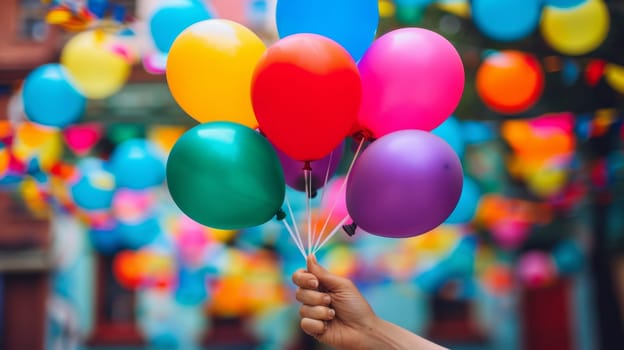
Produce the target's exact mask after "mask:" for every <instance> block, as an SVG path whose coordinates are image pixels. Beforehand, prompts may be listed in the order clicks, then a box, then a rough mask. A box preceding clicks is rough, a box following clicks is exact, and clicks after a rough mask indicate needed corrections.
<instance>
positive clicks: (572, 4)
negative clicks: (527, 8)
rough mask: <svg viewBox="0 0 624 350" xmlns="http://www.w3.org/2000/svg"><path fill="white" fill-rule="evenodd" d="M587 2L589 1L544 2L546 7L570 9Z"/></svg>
mask: <svg viewBox="0 0 624 350" xmlns="http://www.w3.org/2000/svg"><path fill="white" fill-rule="evenodd" d="M586 1H588V0H544V5H546V6H553V7H561V8H568V7H575V6H578V5H580V4H582V3H584V2H586Z"/></svg>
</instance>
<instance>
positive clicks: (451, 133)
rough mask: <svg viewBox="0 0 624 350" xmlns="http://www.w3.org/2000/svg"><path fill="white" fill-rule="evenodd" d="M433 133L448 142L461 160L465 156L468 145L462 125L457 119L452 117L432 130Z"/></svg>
mask: <svg viewBox="0 0 624 350" xmlns="http://www.w3.org/2000/svg"><path fill="white" fill-rule="evenodd" d="M431 133H432V134H434V135H436V136H438V137H440V138H442V139H443V140H444V141H446V143H448V144H449V146H451V147H452V148H453V150H454V151H455V153H457V156H458V157H459V158H461V157H462V156H463V155H464V149H465V148H466V145H465V142H464V135H463V129H462V124H461V122H460V121H459V120H458V119H457V118H456V117H454V116H450V117H449V118H448V119H447V120H445V121H444V122H443V123H442V124H440V125H439V126H438V127H436V128H435V129H433V130H431Z"/></svg>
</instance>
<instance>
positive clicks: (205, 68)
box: [166, 19, 266, 128]
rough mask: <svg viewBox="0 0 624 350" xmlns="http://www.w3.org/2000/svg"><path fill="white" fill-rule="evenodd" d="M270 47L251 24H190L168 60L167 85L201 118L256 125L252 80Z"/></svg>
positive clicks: (217, 21) (182, 104)
mask: <svg viewBox="0 0 624 350" xmlns="http://www.w3.org/2000/svg"><path fill="white" fill-rule="evenodd" d="M265 50H266V47H265V45H264V43H263V42H262V40H260V38H259V37H258V36H257V35H256V34H254V32H252V31H251V30H249V29H248V28H246V27H244V26H242V25H240V24H238V23H236V22H232V21H229V20H223V19H209V20H205V21H201V22H198V23H195V24H193V25H191V26H189V27H188V28H186V29H185V30H184V31H183V32H182V33H180V35H178V37H177V38H176V40H175V41H174V42H173V45H172V46H171V49H170V50H169V57H168V59H167V72H166V74H167V84H168V85H169V90H171V94H172V95H173V97H174V99H175V101H176V102H177V103H178V104H179V105H180V107H181V108H182V109H183V110H184V111H185V112H186V113H188V114H189V115H190V116H191V117H193V118H194V119H196V120H197V121H199V122H201V123H204V122H211V121H233V122H237V123H240V124H243V125H246V126H249V127H251V128H255V127H256V126H257V124H258V122H257V121H256V118H255V116H254V111H253V108H252V106H251V95H250V94H249V91H250V89H251V78H252V74H253V70H254V68H255V67H256V65H257V64H258V60H259V59H260V56H261V55H262V54H263V53H264V51H265Z"/></svg>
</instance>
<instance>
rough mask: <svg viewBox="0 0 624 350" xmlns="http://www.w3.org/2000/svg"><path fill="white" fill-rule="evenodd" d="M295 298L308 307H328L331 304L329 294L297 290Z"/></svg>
mask: <svg viewBox="0 0 624 350" xmlns="http://www.w3.org/2000/svg"><path fill="white" fill-rule="evenodd" d="M295 298H296V299H297V300H298V301H299V302H301V303H302V304H306V305H310V306H316V305H318V306H329V304H331V297H330V296H329V294H326V293H322V292H319V291H316V290H312V289H302V288H299V289H298V290H297V293H296V294H295Z"/></svg>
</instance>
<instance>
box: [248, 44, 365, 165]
mask: <svg viewBox="0 0 624 350" xmlns="http://www.w3.org/2000/svg"><path fill="white" fill-rule="evenodd" d="M251 97H252V104H253V108H254V112H255V113H256V118H257V120H258V124H259V125H260V130H261V131H262V132H263V133H264V135H266V137H268V138H269V140H271V142H272V143H273V144H274V145H275V146H276V147H277V148H279V149H280V150H281V151H282V152H284V153H286V154H287V155H288V156H290V157H291V158H294V159H296V160H300V161H314V160H319V159H322V158H323V157H325V156H327V155H328V154H329V153H330V152H331V151H332V150H334V149H335V148H336V147H337V146H338V145H339V144H340V143H341V142H342V141H343V140H344V138H345V137H346V136H347V135H348V134H349V133H350V132H351V129H352V128H353V125H354V124H355V123H356V119H357V115H358V111H359V106H360V100H361V97H362V84H361V81H360V74H359V72H358V69H357V65H356V64H355V62H354V61H353V59H352V58H351V55H349V53H348V52H347V51H346V50H345V49H344V48H343V47H342V46H340V45H339V44H338V43H336V42H335V41H333V40H331V39H329V38H326V37H324V36H321V35H317V34H308V33H305V34H294V35H290V36H287V37H285V38H283V39H281V40H279V41H277V42H276V43H275V44H273V45H272V46H270V47H269V48H268V49H267V51H266V52H265V53H264V55H263V56H262V57H261V58H260V62H259V63H258V65H257V66H256V70H255V72H254V76H253V80H252V86H251Z"/></svg>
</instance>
